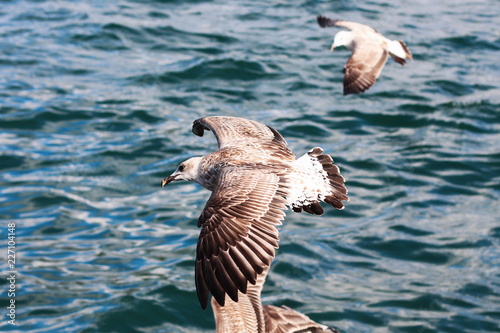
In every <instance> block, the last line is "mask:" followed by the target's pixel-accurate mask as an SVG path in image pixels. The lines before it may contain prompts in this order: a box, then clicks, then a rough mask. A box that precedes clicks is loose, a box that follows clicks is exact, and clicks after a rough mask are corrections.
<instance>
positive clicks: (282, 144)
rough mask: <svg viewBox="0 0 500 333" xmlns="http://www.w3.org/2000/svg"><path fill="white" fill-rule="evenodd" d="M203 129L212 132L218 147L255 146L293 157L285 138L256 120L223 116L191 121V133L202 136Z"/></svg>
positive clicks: (288, 157) (282, 155) (247, 147)
mask: <svg viewBox="0 0 500 333" xmlns="http://www.w3.org/2000/svg"><path fill="white" fill-rule="evenodd" d="M204 130H209V131H212V132H213V133H214V135H215V137H216V138H217V142H218V144H219V148H224V147H226V146H233V147H240V148H243V149H249V148H252V147H255V148H262V149H268V150H272V151H273V153H272V155H275V154H278V155H276V157H282V158H287V159H290V158H292V159H294V158H295V156H294V155H293V153H292V152H291V151H290V150H289V149H288V148H287V147H286V141H285V139H284V138H283V136H281V134H280V133H279V132H278V131H277V130H275V129H274V128H272V127H269V126H267V125H264V124H261V123H259V122H256V121H252V120H248V119H243V118H237V117H224V116H212V117H205V118H200V119H196V120H195V121H194V123H193V133H194V134H196V135H198V136H203V133H204Z"/></svg>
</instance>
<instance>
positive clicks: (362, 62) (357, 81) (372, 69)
mask: <svg viewBox="0 0 500 333" xmlns="http://www.w3.org/2000/svg"><path fill="white" fill-rule="evenodd" d="M372 44H373V45H372ZM387 58H388V52H387V51H386V50H384V49H383V48H381V47H380V45H378V44H376V43H365V44H364V45H356V47H355V49H354V52H353V54H352V56H351V57H350V58H349V60H348V61H347V63H346V65H345V74H344V95H348V94H358V93H362V92H363V91H365V90H367V89H368V88H370V87H371V86H372V85H373V84H374V83H375V81H376V80H377V78H378V77H379V75H380V73H381V72H382V69H383V68H384V66H385V63H386V62H387Z"/></svg>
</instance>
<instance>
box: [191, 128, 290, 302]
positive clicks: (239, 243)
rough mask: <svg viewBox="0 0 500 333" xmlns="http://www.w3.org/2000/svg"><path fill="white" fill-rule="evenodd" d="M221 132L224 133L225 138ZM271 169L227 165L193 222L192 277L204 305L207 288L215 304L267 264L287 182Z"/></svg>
mask: <svg viewBox="0 0 500 333" xmlns="http://www.w3.org/2000/svg"><path fill="white" fill-rule="evenodd" d="M225 138H226V137H223V140H222V142H224V140H225ZM281 182H282V179H281V177H280V176H278V175H277V174H276V173H275V172H269V171H268V170H266V169H259V168H252V167H248V168H246V167H244V166H238V167H226V168H224V169H223V170H222V171H221V173H220V174H219V177H218V179H217V184H216V186H215V189H214V191H213V192H212V195H211V197H210V199H209V200H208V202H207V204H206V206H205V208H204V210H203V212H202V213H201V216H200V218H199V220H198V225H199V226H201V227H202V230H201V232H200V237H199V239H198V245H197V250H196V269H195V281H196V289H197V293H198V298H199V301H200V304H201V306H202V307H203V308H204V309H205V308H206V306H207V302H208V297H209V292H210V293H212V295H213V296H214V298H215V299H216V300H217V302H218V303H219V304H220V305H222V306H223V305H224V299H225V295H226V294H227V295H228V296H229V297H230V298H231V299H232V300H233V301H235V302H237V301H238V290H239V291H241V292H242V293H246V291H247V284H248V283H251V284H255V283H256V279H257V275H258V274H261V273H262V272H263V271H264V269H265V268H266V267H267V266H269V265H270V264H271V261H272V258H273V257H274V253H275V248H277V247H278V230H277V229H276V225H280V224H281V220H282V219H283V218H284V216H285V213H284V212H283V210H285V209H286V206H285V204H286V200H285V199H284V197H286V196H287V189H286V185H284V184H282V183H281Z"/></svg>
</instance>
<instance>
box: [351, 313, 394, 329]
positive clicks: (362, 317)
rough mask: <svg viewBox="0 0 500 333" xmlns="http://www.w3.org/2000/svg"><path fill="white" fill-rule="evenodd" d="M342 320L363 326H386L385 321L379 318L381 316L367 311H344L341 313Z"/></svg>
mask: <svg viewBox="0 0 500 333" xmlns="http://www.w3.org/2000/svg"><path fill="white" fill-rule="evenodd" d="M342 317H343V320H347V319H348V320H349V321H351V320H354V321H357V322H360V323H363V324H367V325H371V326H375V327H382V326H386V325H387V320H386V319H384V318H381V317H382V316H381V315H379V314H375V313H370V312H367V311H358V310H349V309H345V310H344V311H343V316H342Z"/></svg>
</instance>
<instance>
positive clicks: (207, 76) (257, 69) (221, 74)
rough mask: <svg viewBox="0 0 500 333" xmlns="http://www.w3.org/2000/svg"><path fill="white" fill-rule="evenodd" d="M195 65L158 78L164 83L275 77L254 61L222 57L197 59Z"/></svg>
mask: <svg viewBox="0 0 500 333" xmlns="http://www.w3.org/2000/svg"><path fill="white" fill-rule="evenodd" d="M193 65H194V66H191V67H189V68H187V69H185V70H183V71H178V72H166V73H163V74H161V75H159V76H158V79H159V80H160V82H162V83H182V82H184V81H185V80H197V81H199V80H214V79H218V80H229V81H232V80H234V81H255V80H262V79H264V78H273V77H275V75H274V74H271V73H268V72H267V71H266V69H265V68H264V66H262V65H261V64H260V63H258V62H253V61H246V60H235V59H222V60H212V61H204V62H202V63H199V61H196V62H195V63H194V64H193Z"/></svg>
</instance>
